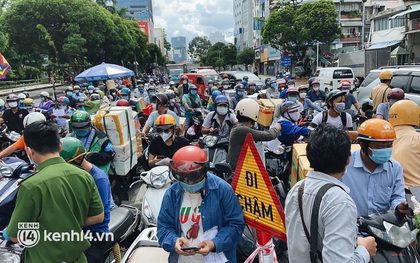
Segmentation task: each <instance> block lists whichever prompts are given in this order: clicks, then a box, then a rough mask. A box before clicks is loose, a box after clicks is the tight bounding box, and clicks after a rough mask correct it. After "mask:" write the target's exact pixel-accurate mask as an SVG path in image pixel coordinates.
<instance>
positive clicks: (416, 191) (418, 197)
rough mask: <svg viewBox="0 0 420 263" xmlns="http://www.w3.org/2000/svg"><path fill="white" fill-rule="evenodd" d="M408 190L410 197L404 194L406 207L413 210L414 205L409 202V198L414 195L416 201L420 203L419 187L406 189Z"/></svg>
mask: <svg viewBox="0 0 420 263" xmlns="http://www.w3.org/2000/svg"><path fill="white" fill-rule="evenodd" d="M408 189H409V190H410V192H411V195H410V194H406V198H407V203H408V206H409V207H410V208H411V209H414V205H413V203H412V202H411V196H413V195H414V196H415V197H416V199H417V201H419V202H420V187H419V186H410V187H408Z"/></svg>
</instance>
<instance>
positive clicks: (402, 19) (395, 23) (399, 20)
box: [391, 15, 407, 28]
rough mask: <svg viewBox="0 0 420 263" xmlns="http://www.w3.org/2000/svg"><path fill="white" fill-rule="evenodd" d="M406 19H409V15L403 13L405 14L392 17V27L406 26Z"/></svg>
mask: <svg viewBox="0 0 420 263" xmlns="http://www.w3.org/2000/svg"><path fill="white" fill-rule="evenodd" d="M406 21H407V15H403V16H399V17H396V18H394V19H391V28H394V27H402V26H405V23H406Z"/></svg>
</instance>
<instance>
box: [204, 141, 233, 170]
mask: <svg viewBox="0 0 420 263" xmlns="http://www.w3.org/2000/svg"><path fill="white" fill-rule="evenodd" d="M198 145H199V146H200V148H202V149H203V150H204V151H205V152H206V154H207V158H208V160H209V170H210V171H215V165H216V164H217V163H226V160H227V154H228V149H229V137H221V136H219V135H217V134H214V135H213V134H210V135H207V136H205V137H201V138H200V139H199V140H198Z"/></svg>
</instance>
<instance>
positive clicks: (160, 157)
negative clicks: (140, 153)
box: [157, 155, 165, 159]
mask: <svg viewBox="0 0 420 263" xmlns="http://www.w3.org/2000/svg"><path fill="white" fill-rule="evenodd" d="M157 158H158V159H165V156H163V155H158V156H157Z"/></svg>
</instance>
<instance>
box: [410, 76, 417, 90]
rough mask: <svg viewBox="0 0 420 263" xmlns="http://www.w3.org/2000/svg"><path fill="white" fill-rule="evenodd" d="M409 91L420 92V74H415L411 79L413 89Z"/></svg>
mask: <svg viewBox="0 0 420 263" xmlns="http://www.w3.org/2000/svg"><path fill="white" fill-rule="evenodd" d="M409 92H413V93H420V76H414V77H413V80H412V81H411V90H410V91H409Z"/></svg>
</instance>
